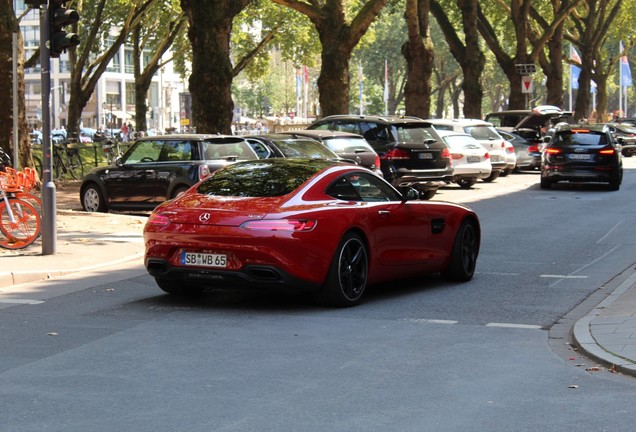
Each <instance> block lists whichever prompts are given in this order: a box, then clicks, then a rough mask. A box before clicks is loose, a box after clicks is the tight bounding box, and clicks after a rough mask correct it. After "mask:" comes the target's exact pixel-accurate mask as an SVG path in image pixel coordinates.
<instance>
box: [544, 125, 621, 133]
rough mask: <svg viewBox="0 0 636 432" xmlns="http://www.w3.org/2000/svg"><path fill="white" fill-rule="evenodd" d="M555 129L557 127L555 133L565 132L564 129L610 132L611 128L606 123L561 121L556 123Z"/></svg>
mask: <svg viewBox="0 0 636 432" xmlns="http://www.w3.org/2000/svg"><path fill="white" fill-rule="evenodd" d="M555 129H556V130H555V133H559V132H564V131H573V130H576V131H579V132H584V131H586V130H589V131H590V132H609V129H608V127H607V125H605V124H592V125H586V124H583V125H581V124H568V123H559V124H557V125H556V127H555Z"/></svg>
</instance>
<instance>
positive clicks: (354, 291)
mask: <svg viewBox="0 0 636 432" xmlns="http://www.w3.org/2000/svg"><path fill="white" fill-rule="evenodd" d="M368 276H369V255H368V253H367V246H366V244H365V243H364V241H363V240H362V238H361V237H360V236H359V235H357V234H354V233H347V234H345V236H344V237H343V238H342V240H341V241H340V244H339V245H338V248H337V249H336V254H335V255H334V257H333V261H332V262H331V266H330V267H329V273H328V275H327V280H326V281H325V284H324V285H323V286H322V287H321V288H320V290H319V291H318V292H317V293H315V295H314V298H315V299H316V300H317V301H318V302H319V303H321V304H325V305H329V306H335V307H350V306H355V305H357V304H358V303H360V299H361V298H362V295H363V294H364V291H365V289H366V287H367V278H368Z"/></svg>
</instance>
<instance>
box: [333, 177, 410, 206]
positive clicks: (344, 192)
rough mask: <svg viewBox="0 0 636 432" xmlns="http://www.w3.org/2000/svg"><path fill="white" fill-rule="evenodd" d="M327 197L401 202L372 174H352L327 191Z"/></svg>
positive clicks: (394, 193) (395, 193) (388, 187)
mask: <svg viewBox="0 0 636 432" xmlns="http://www.w3.org/2000/svg"><path fill="white" fill-rule="evenodd" d="M327 195H329V196H332V197H334V198H336V199H341V200H344V201H363V202H385V201H399V200H400V196H399V194H398V193H397V192H396V191H395V190H393V189H392V188H391V187H390V186H388V185H387V184H385V183H384V182H383V181H382V180H380V179H379V178H377V177H375V176H373V175H372V174H366V173H359V172H358V173H350V174H346V175H344V176H342V177H341V178H339V179H338V180H337V181H336V182H335V183H333V184H332V185H331V186H330V187H329V188H328V189H327Z"/></svg>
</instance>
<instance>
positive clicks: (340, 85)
mask: <svg viewBox="0 0 636 432" xmlns="http://www.w3.org/2000/svg"><path fill="white" fill-rule="evenodd" d="M320 41H321V42H322V53H321V61H322V67H321V68H320V75H319V76H318V81H317V83H318V88H319V89H320V93H319V95H318V101H319V102H320V114H321V116H328V115H332V114H348V113H349V79H350V78H349V61H350V58H351V52H352V48H350V47H349V46H347V44H345V43H342V42H341V40H340V39H339V37H338V34H334V33H331V32H329V31H325V32H323V33H322V34H321V36H320Z"/></svg>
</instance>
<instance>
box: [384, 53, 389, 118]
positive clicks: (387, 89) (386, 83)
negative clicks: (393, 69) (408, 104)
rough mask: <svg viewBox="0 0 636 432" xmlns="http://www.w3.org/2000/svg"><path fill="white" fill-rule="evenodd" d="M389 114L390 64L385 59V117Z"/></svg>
mask: <svg viewBox="0 0 636 432" xmlns="http://www.w3.org/2000/svg"><path fill="white" fill-rule="evenodd" d="M388 114H389V62H388V60H386V59H384V115H388Z"/></svg>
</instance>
